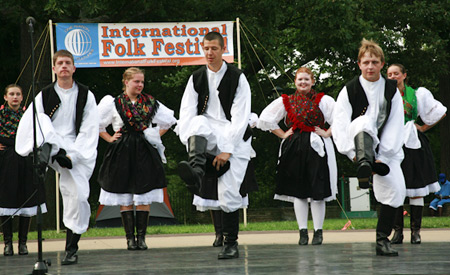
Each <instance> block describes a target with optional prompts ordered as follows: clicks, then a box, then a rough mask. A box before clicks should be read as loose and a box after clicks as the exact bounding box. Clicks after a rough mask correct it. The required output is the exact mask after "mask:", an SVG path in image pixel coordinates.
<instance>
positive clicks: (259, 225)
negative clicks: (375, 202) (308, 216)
mask: <svg viewBox="0 0 450 275" xmlns="http://www.w3.org/2000/svg"><path fill="white" fill-rule="evenodd" d="M351 221H352V226H353V228H354V229H375V228H376V224H377V219H376V218H354V219H351ZM346 223H347V220H346V219H325V223H324V226H323V229H324V230H341V229H342V227H343V226H344V225H345V224H346ZM308 228H310V229H313V223H312V221H311V220H309V221H308ZM405 228H409V218H405ZM422 228H450V218H449V217H441V218H438V217H436V218H433V217H423V220H422ZM285 230H298V226H297V222H296V221H273V222H255V223H252V222H250V223H248V224H247V227H244V225H243V224H242V223H241V224H240V231H285ZM347 230H351V228H349V229H347ZM212 232H214V227H213V225H212V224H196V225H158V226H149V227H148V228H147V233H148V234H150V235H155V234H192V233H212ZM124 235H125V233H124V230H123V228H122V227H118V228H90V229H89V230H88V231H87V232H86V233H84V234H83V237H114V236H124ZM42 237H43V238H44V239H47V240H49V239H64V238H65V232H64V231H60V233H56V230H45V231H43V232H42ZM14 238H15V239H17V232H16V233H15V234H14ZM28 238H29V239H30V240H35V239H37V232H36V231H32V232H30V233H29V234H28Z"/></svg>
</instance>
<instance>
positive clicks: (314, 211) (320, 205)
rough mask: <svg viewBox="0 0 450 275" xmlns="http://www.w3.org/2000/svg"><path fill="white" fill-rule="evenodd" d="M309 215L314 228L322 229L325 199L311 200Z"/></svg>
mask: <svg viewBox="0 0 450 275" xmlns="http://www.w3.org/2000/svg"><path fill="white" fill-rule="evenodd" d="M311 215H312V218H313V222H314V230H319V229H322V227H323V221H324V220H325V201H324V200H321V201H314V200H313V201H311Z"/></svg>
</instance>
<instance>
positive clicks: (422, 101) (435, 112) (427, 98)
mask: <svg viewBox="0 0 450 275" xmlns="http://www.w3.org/2000/svg"><path fill="white" fill-rule="evenodd" d="M416 97H417V113H418V116H420V118H421V119H422V121H423V122H424V123H425V124H427V125H433V124H435V123H436V122H438V121H439V120H440V119H441V118H442V117H443V116H444V115H445V113H446V112H447V107H445V106H444V105H442V103H441V102H439V101H437V100H436V99H435V98H434V97H433V94H432V93H431V92H430V91H429V90H428V89H426V88H423V87H420V88H419V89H417V91H416Z"/></svg>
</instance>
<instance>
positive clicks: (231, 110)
mask: <svg viewBox="0 0 450 275" xmlns="http://www.w3.org/2000/svg"><path fill="white" fill-rule="evenodd" d="M225 51H226V46H225V45H224V40H223V37H222V35H220V34H219V33H217V32H210V33H208V34H207V35H206V36H205V37H204V39H203V52H204V54H205V58H206V62H207V65H206V66H203V67H202V68H200V69H199V70H197V71H195V72H194V73H193V74H192V76H191V77H190V78H189V81H188V84H187V86H186V89H185V91H184V95H183V98H182V100H181V107H180V119H179V121H178V129H177V131H178V134H179V136H180V140H181V142H182V143H183V144H186V145H187V149H188V155H189V161H188V162H186V161H182V162H180V164H179V173H180V176H181V178H182V179H183V180H184V181H185V182H186V185H187V187H188V189H189V190H190V191H192V192H193V193H197V194H198V191H199V189H200V185H201V182H202V178H203V176H204V175H205V164H206V161H207V158H206V154H207V153H208V154H211V155H214V156H215V158H214V159H213V161H212V165H213V166H214V167H215V168H216V169H217V170H220V171H219V174H218V176H219V178H218V183H217V193H218V201H219V206H204V207H200V208H199V207H197V210H199V211H206V210H210V209H211V210H222V211H223V214H222V215H223V235H224V237H225V240H224V247H223V249H222V251H221V252H220V253H219V255H218V258H219V259H231V258H238V257H239V251H238V247H237V245H238V243H237V239H238V232H239V208H241V206H242V196H241V195H240V194H239V189H240V186H241V184H242V182H243V179H244V176H245V171H246V169H247V165H248V162H249V160H250V154H251V152H252V147H251V138H249V137H250V133H249V131H248V130H247V128H248V121H249V117H250V100H251V97H250V86H249V84H248V82H247V79H246V78H245V76H244V74H243V73H242V72H241V71H240V70H238V69H237V68H236V67H234V66H233V65H230V64H227V63H226V62H224V61H223V60H222V55H223V53H224V52H225ZM222 173H223V174H222Z"/></svg>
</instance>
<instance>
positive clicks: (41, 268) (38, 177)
mask: <svg viewBox="0 0 450 275" xmlns="http://www.w3.org/2000/svg"><path fill="white" fill-rule="evenodd" d="M34 22H35V20H34V18H33V17H28V18H27V19H26V23H27V24H28V27H29V28H28V32H29V33H30V39H31V74H32V77H31V91H32V93H33V101H32V108H33V109H32V111H33V184H35V185H36V188H37V193H36V198H37V200H36V201H37V213H36V224H37V232H38V260H37V262H36V263H35V264H34V269H33V273H32V274H33V275H41V274H46V273H47V271H48V267H47V261H44V260H43V257H42V210H41V205H40V204H39V198H40V196H41V194H42V185H43V184H44V179H45V173H42V172H41V171H40V169H42V168H41V166H42V165H41V163H40V162H39V148H38V146H37V138H36V103H35V98H36V90H35V77H34V70H35V64H34V41H33V33H34V29H33V24H34ZM48 264H49V265H51V263H50V262H49V263H48Z"/></svg>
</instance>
